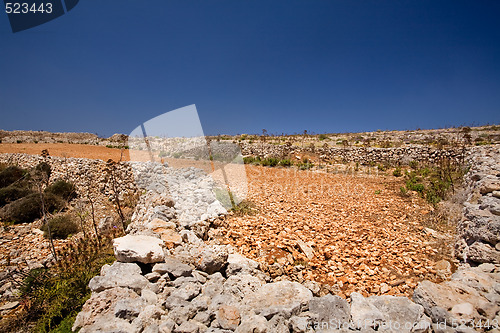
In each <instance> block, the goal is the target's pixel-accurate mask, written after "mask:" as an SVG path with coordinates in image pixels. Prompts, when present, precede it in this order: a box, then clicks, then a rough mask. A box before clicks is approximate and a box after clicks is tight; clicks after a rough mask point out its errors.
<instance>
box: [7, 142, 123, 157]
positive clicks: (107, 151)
mask: <svg viewBox="0 0 500 333" xmlns="http://www.w3.org/2000/svg"><path fill="white" fill-rule="evenodd" d="M44 149H47V150H48V151H49V154H50V155H51V156H59V157H78V158H91V159H100V160H103V161H107V160H108V159H110V158H111V159H112V160H114V161H119V160H120V157H121V156H122V150H121V149H117V148H107V147H104V146H92V145H81V144H68V143H0V154H3V153H24V154H30V155H40V154H41V153H42V150H44ZM123 152H124V156H123V157H122V160H128V153H127V151H126V150H124V151H123Z"/></svg>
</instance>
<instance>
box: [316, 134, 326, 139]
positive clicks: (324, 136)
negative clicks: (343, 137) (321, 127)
mask: <svg viewBox="0 0 500 333" xmlns="http://www.w3.org/2000/svg"><path fill="white" fill-rule="evenodd" d="M327 138H328V136H327V135H326V134H320V135H319V136H318V139H319V140H320V141H323V140H325V139H327Z"/></svg>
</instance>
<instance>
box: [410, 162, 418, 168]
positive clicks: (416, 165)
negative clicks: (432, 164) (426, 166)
mask: <svg viewBox="0 0 500 333" xmlns="http://www.w3.org/2000/svg"><path fill="white" fill-rule="evenodd" d="M417 167H418V162H417V161H410V168H412V169H416V168H417Z"/></svg>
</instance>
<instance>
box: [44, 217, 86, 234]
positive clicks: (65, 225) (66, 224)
mask: <svg viewBox="0 0 500 333" xmlns="http://www.w3.org/2000/svg"><path fill="white" fill-rule="evenodd" d="M48 223H49V225H50V233H51V235H52V237H53V238H59V239H66V238H68V236H70V235H74V234H76V233H77V232H78V224H77V223H76V222H75V218H74V216H72V215H71V214H64V215H59V216H56V217H54V218H52V219H50V220H49V221H48ZM41 230H42V231H43V232H44V236H45V237H48V227H47V224H44V225H43V226H42V228H41Z"/></svg>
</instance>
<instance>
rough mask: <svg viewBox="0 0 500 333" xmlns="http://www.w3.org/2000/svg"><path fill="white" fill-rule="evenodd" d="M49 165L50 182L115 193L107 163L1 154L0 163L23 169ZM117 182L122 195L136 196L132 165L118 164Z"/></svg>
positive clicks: (81, 159) (83, 159) (107, 193)
mask: <svg viewBox="0 0 500 333" xmlns="http://www.w3.org/2000/svg"><path fill="white" fill-rule="evenodd" d="M41 162H47V163H48V164H49V165H50V166H51V171H52V172H51V176H50V179H49V181H50V182H52V181H55V180H57V179H63V180H66V181H70V182H72V183H74V184H75V185H76V187H77V191H79V193H82V191H87V190H89V189H90V190H91V191H92V190H94V191H100V192H101V193H104V194H106V195H111V194H112V193H111V192H112V190H111V188H110V185H109V182H108V181H107V179H106V162H104V161H102V160H93V159H87V158H73V157H69V158H63V157H57V156H49V157H42V156H38V155H27V154H0V163H6V164H9V165H17V166H19V167H21V168H24V169H29V168H33V167H35V166H37V165H38V164H39V163H41ZM116 180H117V185H118V186H117V189H118V190H119V191H120V193H119V195H122V196H123V195H125V194H133V193H135V192H137V190H138V188H137V186H136V182H135V179H134V175H133V172H132V168H131V166H130V164H129V163H126V162H122V163H117V164H116Z"/></svg>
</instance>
